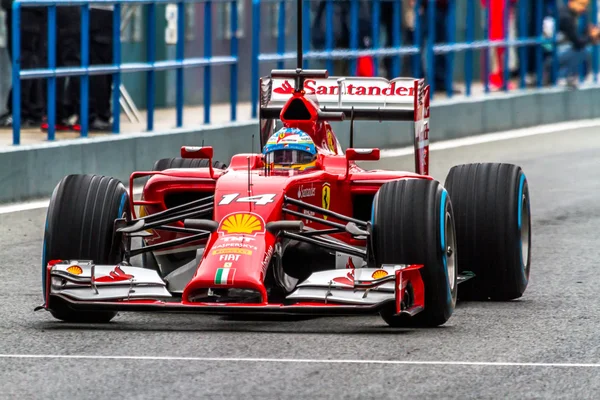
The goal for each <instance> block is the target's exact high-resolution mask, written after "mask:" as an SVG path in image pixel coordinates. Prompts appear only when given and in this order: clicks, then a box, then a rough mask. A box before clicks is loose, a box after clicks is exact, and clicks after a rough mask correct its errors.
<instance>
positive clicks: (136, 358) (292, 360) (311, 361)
mask: <svg viewBox="0 0 600 400" xmlns="http://www.w3.org/2000/svg"><path fill="white" fill-rule="evenodd" d="M3 358H4V359H11V358H13V359H14V358H20V359H71V360H78V359H79V360H130V361H131V360H133V361H188V362H189V361H197V362H249V363H288V364H289V363H295V364H386V365H435V366H443V365H456V366H474V367H546V368H548V367H550V368H600V363H596V364H594V363H534V362H487V361H408V360H406V361H403V360H343V359H336V360H319V359H296V358H221V357H168V356H166V357H161V356H102V355H53V354H47V355H46V354H0V359H3Z"/></svg>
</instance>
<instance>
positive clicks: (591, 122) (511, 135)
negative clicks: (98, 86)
mask: <svg viewBox="0 0 600 400" xmlns="http://www.w3.org/2000/svg"><path fill="white" fill-rule="evenodd" d="M599 126H600V119H586V120H579V121H569V122H561V123H558V124H550V125H540V126H536V127H532V128H523V129H515V130H510V131H504V132H496V133H486V134H483V135H477V136H468V137H465V138H460V139H452V140H444V141H440V142H432V143H431V144H430V145H429V151H436V150H445V149H452V148H457V147H466V146H473V145H476V144H483V143H490V142H498V141H501V140H510V139H516V138H522V137H527V136H535V135H547V134H551V133H557V132H560V131H567V130H572V129H584V128H593V127H599ZM413 152H414V148H413V146H409V147H403V148H400V149H389V150H381V158H392V157H402V156H412V155H413ZM134 193H135V194H140V193H141V188H135V189H134ZM48 203H49V200H48V199H47V200H38V201H31V202H24V203H14V204H7V205H4V206H0V215H1V214H10V213H15V212H21V211H29V210H35V209H40V208H47V207H48Z"/></svg>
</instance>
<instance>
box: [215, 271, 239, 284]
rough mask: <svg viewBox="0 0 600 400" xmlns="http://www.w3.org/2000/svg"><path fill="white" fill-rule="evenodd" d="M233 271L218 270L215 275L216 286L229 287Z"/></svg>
mask: <svg viewBox="0 0 600 400" xmlns="http://www.w3.org/2000/svg"><path fill="white" fill-rule="evenodd" d="M234 272H235V270H234V269H231V268H219V269H217V274H216V275H215V283H216V284H217V285H231V284H232V283H233V274H234Z"/></svg>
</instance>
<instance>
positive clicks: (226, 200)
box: [219, 193, 275, 206]
mask: <svg viewBox="0 0 600 400" xmlns="http://www.w3.org/2000/svg"><path fill="white" fill-rule="evenodd" d="M239 195H240V194H239V193H231V194H225V195H223V198H222V199H221V201H220V202H219V205H220V206H222V205H227V204H231V203H232V202H233V201H234V200H235V202H236V203H255V204H256V205H258V206H264V205H267V204H269V203H272V202H273V201H274V199H275V195H274V194H259V195H256V196H250V197H239V198H238V196H239Z"/></svg>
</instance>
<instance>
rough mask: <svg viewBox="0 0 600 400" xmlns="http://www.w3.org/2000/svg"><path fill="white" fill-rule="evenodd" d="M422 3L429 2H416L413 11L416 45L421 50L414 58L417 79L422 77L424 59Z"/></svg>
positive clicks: (417, 0) (419, 0)
mask: <svg viewBox="0 0 600 400" xmlns="http://www.w3.org/2000/svg"><path fill="white" fill-rule="evenodd" d="M422 1H427V0H416V1H415V8H414V10H413V12H414V15H415V36H414V45H415V46H417V47H418V49H419V51H418V52H417V53H416V54H415V55H414V56H413V71H414V75H415V78H419V77H421V61H422V59H423V41H422V40H421V37H422V32H421V31H422V29H423V27H422V26H421V23H422V22H423V20H422V18H421V17H420V15H421V14H420V8H421V4H422V3H421V2H422Z"/></svg>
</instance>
